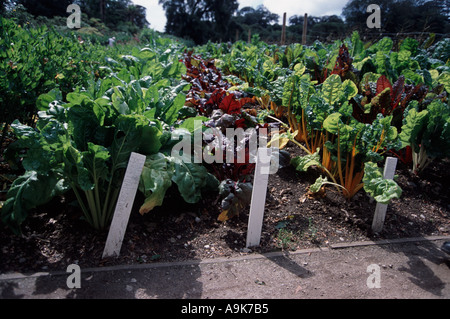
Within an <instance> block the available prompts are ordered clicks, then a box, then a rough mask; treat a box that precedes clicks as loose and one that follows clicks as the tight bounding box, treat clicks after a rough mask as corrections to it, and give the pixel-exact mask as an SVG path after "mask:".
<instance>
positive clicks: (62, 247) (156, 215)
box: [0, 147, 450, 273]
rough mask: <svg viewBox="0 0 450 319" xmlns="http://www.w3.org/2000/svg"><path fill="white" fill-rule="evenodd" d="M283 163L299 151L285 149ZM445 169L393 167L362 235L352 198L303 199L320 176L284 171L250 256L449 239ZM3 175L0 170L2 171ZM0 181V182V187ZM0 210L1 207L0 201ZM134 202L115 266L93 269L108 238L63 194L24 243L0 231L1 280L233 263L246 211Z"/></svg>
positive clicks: (357, 202) (176, 199) (449, 175)
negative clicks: (392, 180) (398, 194)
mask: <svg viewBox="0 0 450 319" xmlns="http://www.w3.org/2000/svg"><path fill="white" fill-rule="evenodd" d="M287 150H288V151H289V152H291V153H292V154H298V149H297V148H295V147H288V148H287ZM449 167H450V166H449V160H440V161H436V162H435V163H433V164H432V165H431V166H430V167H429V168H427V170H426V171H425V172H424V174H423V176H421V177H418V176H415V175H413V174H412V173H410V171H409V167H405V166H404V165H402V164H399V167H398V169H397V174H398V175H399V178H398V180H397V182H398V183H399V185H400V186H401V187H402V189H403V196H402V198H401V199H399V200H394V201H393V202H392V203H391V205H390V206H389V209H388V213H387V217H386V222H385V228H384V230H383V231H382V232H381V233H380V234H373V233H372V232H371V223H372V218H373V212H374V211H375V206H376V203H375V202H374V201H371V200H370V198H369V197H368V196H367V195H366V194H365V193H364V191H361V192H360V193H359V194H357V195H356V196H355V198H354V199H353V200H352V201H350V202H348V201H346V200H345V199H344V198H343V197H342V196H341V195H340V194H338V193H336V191H335V190H334V189H332V188H328V189H327V192H326V196H325V197H324V198H321V199H312V198H309V197H308V196H307V188H308V186H309V185H310V184H312V183H313V182H314V181H315V179H316V178H317V177H318V176H319V175H320V172H319V171H315V170H311V171H309V172H308V173H298V172H296V171H295V170H294V169H293V168H292V167H287V168H283V169H280V170H279V171H278V173H277V174H275V175H272V176H270V178H269V186H268V195H267V201H266V211H265V219H264V225H263V230H262V239H261V246H260V247H259V248H256V249H254V250H253V252H258V253H265V252H271V251H277V250H296V249H304V248H311V247H317V246H320V247H326V246H328V245H331V244H334V243H340V242H350V241H361V240H377V239H396V238H408V237H422V236H431V235H449V234H450V200H449V196H450V192H448V189H449V188H450V170H449ZM0 173H1V174H2V176H5V175H7V174H6V173H8V172H6V173H5V167H4V168H3V170H2V172H0ZM2 182H3V181H2ZM0 196H2V197H3V198H0V201H2V200H5V199H4V197H5V193H4V192H3V193H2V194H1V195H0ZM142 201H143V199H142V198H141V197H140V196H138V197H137V199H136V202H135V206H134V208H133V212H132V215H131V218H130V222H129V225H128V229H127V232H126V235H125V239H124V244H123V246H122V251H121V256H120V258H118V259H114V260H112V259H109V260H102V259H101V255H102V251H103V248H104V245H105V241H106V237H107V232H97V231H94V230H92V229H91V228H90V227H89V226H88V225H87V224H86V223H85V222H84V221H82V220H81V219H80V217H81V212H80V211H79V210H78V209H77V208H76V206H74V205H73V204H74V202H75V198H74V196H72V195H71V194H67V195H66V196H63V197H59V198H56V199H54V200H53V201H52V202H50V203H49V204H47V205H45V206H42V207H39V208H38V209H35V210H34V211H33V212H31V213H30V216H29V218H28V220H27V221H26V222H25V223H24V224H23V234H22V235H21V236H15V235H13V234H12V233H11V232H10V231H9V230H8V229H6V228H5V227H4V226H3V225H1V226H0V227H1V230H0V247H1V250H0V273H6V272H13V271H14V272H24V271H50V270H65V269H66V267H67V265H69V264H73V263H77V264H79V265H80V266H81V267H97V266H107V265H117V264H138V263H157V262H169V261H184V260H191V259H196V260H197V259H202V260H203V259H209V258H217V257H221V258H223V257H236V256H239V255H245V254H252V253H253V252H252V251H248V250H246V249H244V247H245V243H246V232H247V221H248V209H247V210H246V211H244V212H242V213H241V214H240V216H239V217H238V218H234V219H232V220H229V221H227V222H225V223H222V222H218V221H217V216H218V215H219V211H218V210H217V205H216V203H217V198H215V197H211V196H210V197H207V198H204V199H203V200H202V202H200V203H198V204H196V205H188V204H186V203H184V201H183V200H182V199H181V198H180V196H179V195H178V193H177V191H176V189H170V190H169V192H168V194H167V198H166V199H165V204H164V207H161V208H157V209H155V210H154V211H153V212H152V213H149V214H147V215H145V216H141V215H139V213H138V208H139V206H140V205H141V204H142Z"/></svg>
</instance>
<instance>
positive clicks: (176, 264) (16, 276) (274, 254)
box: [0, 236, 450, 281]
mask: <svg viewBox="0 0 450 319" xmlns="http://www.w3.org/2000/svg"><path fill="white" fill-rule="evenodd" d="M439 240H450V236H424V237H413V238H400V239H383V240H378V241H357V242H347V243H339V244H331V245H329V246H328V247H318V248H309V249H301V250H296V251H277V252H270V253H264V254H248V255H243V256H238V257H231V258H212V259H203V260H200V259H199V260H187V261H178V262H163V263H154V264H137V265H136V264H135V265H117V266H105V267H96V268H84V269H81V272H82V273H98V272H108V271H132V270H150V269H157V268H166V267H180V266H181V267H182V266H191V265H207V264H220V263H227V262H239V261H245V260H257V259H264V258H276V257H283V256H296V255H305V254H312V253H320V252H326V251H332V250H337V249H347V248H356V247H367V246H381V245H399V244H411V243H421V242H433V241H439ZM46 276H67V272H65V271H53V272H36V273H30V274H23V273H17V272H14V273H6V274H0V281H6V280H15V279H25V278H37V277H46Z"/></svg>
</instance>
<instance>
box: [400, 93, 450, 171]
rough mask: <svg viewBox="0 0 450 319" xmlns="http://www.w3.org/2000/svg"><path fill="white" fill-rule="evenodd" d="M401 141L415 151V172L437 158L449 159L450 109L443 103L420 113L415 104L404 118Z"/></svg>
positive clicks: (433, 103)
mask: <svg viewBox="0 0 450 319" xmlns="http://www.w3.org/2000/svg"><path fill="white" fill-rule="evenodd" d="M400 140H401V141H402V143H403V146H411V147H412V150H413V172H414V173H416V174H419V173H420V172H422V171H423V170H424V169H425V168H426V167H427V166H428V165H429V164H430V163H431V162H432V161H433V160H434V159H436V158H445V157H448V156H450V106H449V105H448V104H445V103H444V102H442V101H440V100H435V101H433V102H431V103H430V104H429V105H428V106H427V108H426V109H424V110H422V111H420V110H419V104H418V103H412V105H411V107H410V109H409V110H407V113H406V117H405V119H404V125H403V127H402V132H401V133H400Z"/></svg>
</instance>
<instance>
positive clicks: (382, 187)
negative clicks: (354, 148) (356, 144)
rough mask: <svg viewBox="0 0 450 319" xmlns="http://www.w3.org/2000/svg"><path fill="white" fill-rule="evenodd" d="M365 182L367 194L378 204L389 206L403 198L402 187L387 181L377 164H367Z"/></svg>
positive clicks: (392, 181) (389, 180) (365, 166)
mask: <svg viewBox="0 0 450 319" xmlns="http://www.w3.org/2000/svg"><path fill="white" fill-rule="evenodd" d="M363 182H364V190H365V191H366V193H367V194H369V195H370V196H372V197H373V198H374V199H375V200H376V201H377V202H378V203H381V204H385V205H388V204H389V203H390V202H391V200H392V199H394V198H400V197H401V196H402V189H401V188H400V186H399V185H398V184H397V183H396V182H395V181H394V180H391V179H385V178H384V177H383V172H382V169H381V168H379V167H378V166H377V164H375V163H372V162H367V163H365V165H364V178H363Z"/></svg>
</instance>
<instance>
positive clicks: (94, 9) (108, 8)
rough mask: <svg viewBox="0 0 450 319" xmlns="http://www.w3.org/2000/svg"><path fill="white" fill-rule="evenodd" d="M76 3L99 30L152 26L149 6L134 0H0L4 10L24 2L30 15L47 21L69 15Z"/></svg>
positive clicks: (131, 30)
mask: <svg viewBox="0 0 450 319" xmlns="http://www.w3.org/2000/svg"><path fill="white" fill-rule="evenodd" d="M72 3H74V4H78V5H79V6H80V8H81V12H82V14H83V17H87V19H88V20H89V21H88V23H89V24H94V25H95V27H97V26H98V27H99V28H97V29H99V30H100V29H101V30H103V31H105V30H107V31H123V32H128V33H132V34H134V33H137V32H138V31H139V30H141V29H143V28H146V27H148V26H149V23H148V21H147V19H146V8H145V7H143V6H139V5H134V4H133V3H132V1H131V0H40V1H36V0H0V13H4V12H6V9H7V8H12V7H13V6H16V5H22V6H23V7H24V8H25V9H26V12H27V14H31V15H33V16H34V17H36V18H37V19H38V20H39V19H40V21H44V20H43V19H42V18H43V17H46V18H49V19H52V18H55V17H67V16H68V13H67V7H68V6H69V5H70V4H72ZM83 22H85V23H86V21H82V23H83Z"/></svg>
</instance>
